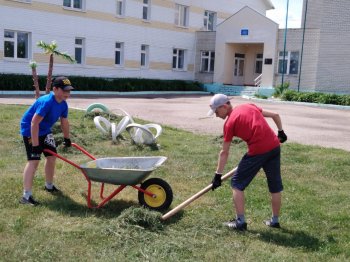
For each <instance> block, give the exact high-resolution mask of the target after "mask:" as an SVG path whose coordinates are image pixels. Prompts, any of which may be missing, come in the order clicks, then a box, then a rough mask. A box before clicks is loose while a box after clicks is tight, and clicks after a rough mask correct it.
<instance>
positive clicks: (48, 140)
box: [23, 133, 57, 160]
mask: <svg viewBox="0 0 350 262" xmlns="http://www.w3.org/2000/svg"><path fill="white" fill-rule="evenodd" d="M23 142H24V146H25V148H26V152H27V159H28V160H40V157H32V156H31V155H32V138H31V137H28V136H23ZM39 145H40V146H41V148H42V149H50V150H51V151H53V152H55V153H57V150H56V142H55V139H54V137H53V135H52V133H50V134H47V135H44V136H39ZM43 153H44V156H45V157H47V156H51V154H50V153H46V152H43Z"/></svg>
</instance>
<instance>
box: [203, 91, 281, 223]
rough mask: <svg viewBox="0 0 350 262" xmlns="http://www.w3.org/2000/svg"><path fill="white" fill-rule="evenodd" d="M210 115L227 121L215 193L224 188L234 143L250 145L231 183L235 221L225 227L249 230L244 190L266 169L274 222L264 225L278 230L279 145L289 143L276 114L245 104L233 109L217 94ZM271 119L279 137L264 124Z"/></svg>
mask: <svg viewBox="0 0 350 262" xmlns="http://www.w3.org/2000/svg"><path fill="white" fill-rule="evenodd" d="M210 108H211V109H210V111H209V112H208V115H213V114H214V113H215V114H216V116H217V117H220V118H222V119H226V121H225V124H224V128H223V132H224V142H223V145H222V149H221V151H220V154H219V159H218V165H217V169H216V172H215V176H214V178H213V181H212V183H213V186H212V189H213V190H214V189H215V188H217V187H219V186H221V176H222V172H223V170H224V167H225V165H226V162H227V159H228V155H229V149H230V145H231V141H232V139H233V138H234V137H235V136H236V137H239V138H241V139H242V140H243V141H245V142H246V143H247V145H248V152H247V153H246V154H245V155H244V156H243V158H242V159H241V161H240V162H239V164H238V167H237V170H236V172H235V173H234V175H233V177H232V180H231V187H232V192H233V199H234V205H235V209H236V218H235V219H233V220H232V221H229V222H226V223H225V225H226V226H228V227H229V228H232V229H236V230H246V229H247V223H246V222H245V216H244V189H245V188H246V187H247V186H248V185H249V184H250V182H251V181H252V180H253V178H254V177H255V175H256V174H257V173H258V172H259V170H260V169H261V168H263V170H264V172H265V174H266V178H267V184H268V187H269V191H270V193H271V206H272V218H271V219H270V220H267V221H265V224H266V225H267V226H269V227H275V228H279V227H280V224H279V212H280V208H281V192H282V190H283V185H282V178H281V168H280V155H281V154H280V143H283V142H285V141H286V140H287V136H286V134H285V133H284V131H283V129H282V122H281V118H280V116H279V115H278V114H277V113H274V112H269V111H265V110H263V109H261V108H259V107H257V106H256V105H254V104H243V105H239V106H237V107H234V108H233V107H232V105H231V103H230V100H229V98H228V97H227V96H226V95H223V94H216V95H214V96H213V97H212V98H211V100H210ZM265 117H270V118H272V119H273V121H274V122H275V124H276V126H277V128H278V135H277V136H276V135H275V133H274V132H273V130H272V129H271V128H270V126H269V125H268V123H267V122H266V120H265Z"/></svg>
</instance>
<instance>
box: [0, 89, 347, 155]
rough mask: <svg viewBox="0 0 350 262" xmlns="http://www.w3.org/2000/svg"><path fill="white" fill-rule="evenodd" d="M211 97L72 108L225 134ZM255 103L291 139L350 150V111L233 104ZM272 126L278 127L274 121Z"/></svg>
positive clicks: (81, 103) (73, 101)
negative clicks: (211, 112)
mask: <svg viewBox="0 0 350 262" xmlns="http://www.w3.org/2000/svg"><path fill="white" fill-rule="evenodd" d="M209 99H210V97H209V96H205V95H191V96H165V97H143V98H141V97H109V98H106V97H99V98H96V97H94V98H93V97H74V94H73V95H72V97H71V98H70V99H69V100H68V103H69V105H70V107H72V108H81V109H86V108H87V107H88V106H89V105H90V104H92V103H103V104H104V105H106V106H107V107H108V108H109V109H110V110H112V111H113V110H116V109H117V108H122V109H124V110H125V111H126V112H128V113H129V114H130V115H132V116H133V117H135V118H141V119H144V120H147V121H150V122H153V123H159V124H163V125H169V126H174V127H177V128H181V129H185V130H189V131H192V132H198V133H204V134H215V135H220V134H221V133H222V125H223V120H221V119H219V118H204V119H201V118H203V117H205V116H206V113H207V111H208V109H209V106H208V104H209ZM33 102H34V98H32V97H25V98H23V97H21V98H17V97H11V98H4V97H0V103H1V104H31V103H33ZM252 102H253V103H255V104H257V105H258V106H261V107H263V108H264V109H265V110H270V111H275V112H278V113H279V114H280V116H281V118H282V122H283V128H284V130H285V132H286V134H287V135H288V140H289V141H292V142H298V143H301V144H306V145H319V146H323V147H334V148H339V149H344V150H347V151H350V110H349V109H348V110H346V109H339V108H336V107H335V108H329V107H315V106H310V105H305V104H291V103H281V102H273V101H264V100H247V99H243V98H241V97H234V99H233V100H232V103H233V105H237V104H242V103H252ZM269 122H270V123H271V126H272V127H273V128H274V129H276V128H275V126H274V124H273V122H272V121H269Z"/></svg>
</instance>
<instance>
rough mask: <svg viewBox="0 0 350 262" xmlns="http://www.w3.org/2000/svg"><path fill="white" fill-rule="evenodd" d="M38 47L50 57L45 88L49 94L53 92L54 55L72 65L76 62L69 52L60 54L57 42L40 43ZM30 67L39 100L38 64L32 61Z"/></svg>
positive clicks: (36, 96)
mask: <svg viewBox="0 0 350 262" xmlns="http://www.w3.org/2000/svg"><path fill="white" fill-rule="evenodd" d="M37 46H38V47H40V48H41V49H43V50H44V53H45V54H48V55H50V58H49V69H48V72H47V80H46V86H45V92H46V94H48V93H50V91H51V84H52V71H53V62H54V55H56V56H59V57H62V58H63V59H65V60H67V61H69V62H71V63H75V62H76V61H75V60H74V59H73V58H72V57H71V56H70V55H69V54H67V52H60V51H59V50H57V43H56V41H52V42H51V44H47V43H45V42H44V41H39V42H38V43H37ZM30 67H31V68H32V75H33V82H34V87H35V98H36V99H38V97H39V96H40V88H39V83H38V76H37V72H36V67H37V64H36V62H35V61H30Z"/></svg>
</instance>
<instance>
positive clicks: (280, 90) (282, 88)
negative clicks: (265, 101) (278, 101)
mask: <svg viewBox="0 0 350 262" xmlns="http://www.w3.org/2000/svg"><path fill="white" fill-rule="evenodd" d="M288 88H289V82H285V83H283V84H280V85H278V86H276V87H275V92H274V93H273V96H274V97H280V96H282V95H283V93H284V92H285V91H286V90H287V89H288Z"/></svg>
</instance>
